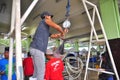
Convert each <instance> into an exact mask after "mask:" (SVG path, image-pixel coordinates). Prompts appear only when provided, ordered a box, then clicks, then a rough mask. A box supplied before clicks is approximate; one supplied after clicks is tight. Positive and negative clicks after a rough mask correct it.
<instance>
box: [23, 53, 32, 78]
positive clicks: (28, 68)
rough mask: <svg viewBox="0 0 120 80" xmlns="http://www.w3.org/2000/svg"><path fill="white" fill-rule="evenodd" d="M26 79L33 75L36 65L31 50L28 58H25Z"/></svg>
mask: <svg viewBox="0 0 120 80" xmlns="http://www.w3.org/2000/svg"><path fill="white" fill-rule="evenodd" d="M23 70H24V76H25V77H24V80H29V78H30V77H31V76H32V75H33V71H34V66H33V61H32V57H31V55H30V52H28V54H27V58H25V59H24V60H23Z"/></svg>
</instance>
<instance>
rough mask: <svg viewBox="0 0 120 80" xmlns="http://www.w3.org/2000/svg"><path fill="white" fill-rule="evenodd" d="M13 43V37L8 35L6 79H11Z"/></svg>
mask: <svg viewBox="0 0 120 80" xmlns="http://www.w3.org/2000/svg"><path fill="white" fill-rule="evenodd" d="M13 43H14V42H13V38H11V37H10V50H9V68H8V80H12V66H13V65H12V62H13Z"/></svg>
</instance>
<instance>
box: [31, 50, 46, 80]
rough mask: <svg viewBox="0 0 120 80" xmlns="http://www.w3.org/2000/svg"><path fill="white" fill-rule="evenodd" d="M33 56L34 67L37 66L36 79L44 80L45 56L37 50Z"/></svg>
mask: <svg viewBox="0 0 120 80" xmlns="http://www.w3.org/2000/svg"><path fill="white" fill-rule="evenodd" d="M33 56H34V65H35V66H36V78H37V80H44V73H45V55H44V53H43V52H42V51H40V50H37V49H35V51H34V55H33Z"/></svg>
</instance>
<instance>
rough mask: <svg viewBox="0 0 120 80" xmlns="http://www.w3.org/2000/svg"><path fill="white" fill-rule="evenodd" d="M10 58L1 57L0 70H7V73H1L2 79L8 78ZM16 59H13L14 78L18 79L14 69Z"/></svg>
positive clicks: (6, 79) (13, 79)
mask: <svg viewBox="0 0 120 80" xmlns="http://www.w3.org/2000/svg"><path fill="white" fill-rule="evenodd" d="M8 62H9V61H8V59H5V58H3V59H1V60H0V71H5V74H3V75H1V77H0V78H1V79H0V80H8ZM14 63H15V59H13V66H12V80H16V74H15V69H14Z"/></svg>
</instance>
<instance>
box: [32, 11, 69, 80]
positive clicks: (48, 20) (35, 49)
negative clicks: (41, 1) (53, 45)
mask: <svg viewBox="0 0 120 80" xmlns="http://www.w3.org/2000/svg"><path fill="white" fill-rule="evenodd" d="M40 16H41V19H42V21H41V22H40V23H39V26H38V27H37V30H36V32H35V35H34V37H33V41H32V42H31V45H30V53H31V55H32V57H33V61H34V62H33V63H34V73H33V77H36V78H37V80H44V72H45V56H44V54H45V53H46V49H47V45H48V38H49V37H51V38H60V37H63V36H64V35H65V33H66V32H67V31H68V30H67V29H65V30H63V29H62V28H61V27H60V26H59V25H57V24H56V23H54V22H53V21H52V17H53V15H52V14H50V13H49V12H47V11H45V12H43V13H42V14H41V15H40ZM50 27H52V28H54V29H56V30H57V31H59V32H60V33H57V34H50V32H49V28H50Z"/></svg>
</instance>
